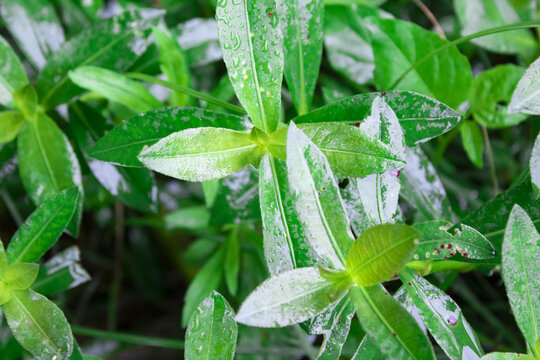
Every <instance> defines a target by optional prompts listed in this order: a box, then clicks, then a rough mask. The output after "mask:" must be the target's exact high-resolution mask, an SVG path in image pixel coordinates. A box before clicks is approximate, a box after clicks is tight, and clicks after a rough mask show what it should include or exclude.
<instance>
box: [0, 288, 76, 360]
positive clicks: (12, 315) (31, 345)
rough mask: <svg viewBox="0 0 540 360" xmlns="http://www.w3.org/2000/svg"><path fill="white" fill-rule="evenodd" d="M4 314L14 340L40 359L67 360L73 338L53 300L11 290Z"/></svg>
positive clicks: (64, 318)
mask: <svg viewBox="0 0 540 360" xmlns="http://www.w3.org/2000/svg"><path fill="white" fill-rule="evenodd" d="M3 310H4V315H5V316H6V320H7V323H8V325H9V327H10V329H11V332H12V334H13V336H14V337H15V339H17V341H18V342H19V344H21V345H22V346H23V347H24V348H25V349H26V350H28V351H29V352H30V353H32V354H33V355H34V356H36V357H37V358H39V359H48V360H52V359H54V360H61V359H67V358H68V357H69V355H70V354H71V352H72V351H73V335H72V334H71V328H70V327H69V324H68V322H67V320H66V317H65V316H64V314H63V313H62V310H60V309H59V308H58V307H57V306H56V305H55V304H54V303H53V302H52V301H50V300H48V299H47V298H45V297H44V296H42V295H40V294H38V293H36V292H34V291H32V290H30V289H28V290H24V291H11V299H10V301H8V302H7V303H6V304H4V308H3Z"/></svg>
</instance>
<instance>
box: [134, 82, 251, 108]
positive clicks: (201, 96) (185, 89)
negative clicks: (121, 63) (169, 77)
mask: <svg viewBox="0 0 540 360" xmlns="http://www.w3.org/2000/svg"><path fill="white" fill-rule="evenodd" d="M126 76H128V77H130V78H132V79H136V80H141V81H144V82H148V83H152V84H158V85H161V86H164V87H166V88H169V89H171V90H174V91H178V92H180V93H184V94H187V95H190V96H193V97H194V98H197V99H199V100H204V101H206V102H208V103H211V104H214V105H217V106H221V107H222V108H225V109H228V110H231V111H234V112H235V113H238V114H242V115H245V114H246V111H245V110H244V109H243V108H241V107H240V106H236V105H233V104H229V103H228V102H225V101H223V100H220V99H217V98H215V97H213V96H211V95H208V94H205V93H203V92H200V91H197V90H193V89H190V88H188V87H185V86H182V85H178V84H173V83H171V82H169V81H165V80H161V79H159V78H157V77H154V76H150V75H146V74H141V73H127V74H126Z"/></svg>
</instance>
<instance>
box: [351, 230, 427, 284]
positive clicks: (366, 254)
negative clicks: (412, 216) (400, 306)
mask: <svg viewBox="0 0 540 360" xmlns="http://www.w3.org/2000/svg"><path fill="white" fill-rule="evenodd" d="M419 238H420V233H419V232H418V231H417V230H415V229H414V228H412V227H410V226H407V225H402V224H384V225H377V226H373V227H371V228H369V229H367V230H366V231H364V232H363V233H362V235H360V237H359V238H358V239H356V241H355V242H354V244H353V246H352V247H351V250H350V251H349V255H348V256H347V266H346V268H347V271H348V272H349V274H350V275H351V277H352V279H353V281H354V282H355V283H356V284H357V285H360V286H371V285H375V284H378V283H380V282H383V281H386V280H388V279H390V278H392V277H393V276H395V274H397V273H398V272H399V271H400V270H401V269H402V268H403V267H404V266H405V264H406V263H407V262H408V261H410V259H411V257H412V255H413V254H414V251H415V249H416V246H417V244H418V239H419Z"/></svg>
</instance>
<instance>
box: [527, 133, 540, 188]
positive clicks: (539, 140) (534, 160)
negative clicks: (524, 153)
mask: <svg viewBox="0 0 540 360" xmlns="http://www.w3.org/2000/svg"><path fill="white" fill-rule="evenodd" d="M529 167H530V171H531V183H532V187H533V191H534V193H535V194H536V197H537V198H538V197H540V133H539V134H538V136H536V141H535V142H534V146H533V150H532V152H531V159H530V160H529Z"/></svg>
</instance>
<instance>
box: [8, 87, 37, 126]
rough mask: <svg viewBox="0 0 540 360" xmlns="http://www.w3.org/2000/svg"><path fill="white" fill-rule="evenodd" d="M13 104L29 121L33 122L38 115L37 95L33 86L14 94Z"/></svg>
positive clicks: (23, 88)
mask: <svg viewBox="0 0 540 360" xmlns="http://www.w3.org/2000/svg"><path fill="white" fill-rule="evenodd" d="M13 102H14V103H15V105H16V106H17V108H19V110H20V111H21V112H22V113H23V115H24V117H25V118H26V119H27V120H31V119H33V118H34V116H35V115H36V109H37V103H38V99H37V94H36V90H34V88H33V87H32V86H31V85H26V86H23V87H22V88H20V89H19V90H17V91H15V92H14V93H13Z"/></svg>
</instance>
